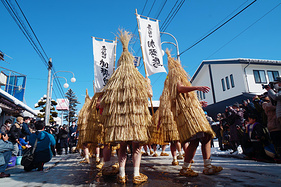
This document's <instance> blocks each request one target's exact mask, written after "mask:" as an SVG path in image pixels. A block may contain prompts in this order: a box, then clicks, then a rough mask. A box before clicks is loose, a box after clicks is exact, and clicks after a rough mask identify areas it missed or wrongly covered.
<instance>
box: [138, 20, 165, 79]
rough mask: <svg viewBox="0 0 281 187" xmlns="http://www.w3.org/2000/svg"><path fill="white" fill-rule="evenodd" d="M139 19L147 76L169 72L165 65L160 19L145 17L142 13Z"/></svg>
mask: <svg viewBox="0 0 281 187" xmlns="http://www.w3.org/2000/svg"><path fill="white" fill-rule="evenodd" d="M137 20H138V23H139V34H140V41H141V47H142V51H143V61H144V63H145V65H146V71H147V76H150V75H152V74H154V73H160V72H165V73H167V72H166V70H165V68H164V66H163V54H162V48H161V39H160V31H159V21H158V20H155V21H154V20H150V19H149V18H146V19H143V18H141V17H140V15H137Z"/></svg>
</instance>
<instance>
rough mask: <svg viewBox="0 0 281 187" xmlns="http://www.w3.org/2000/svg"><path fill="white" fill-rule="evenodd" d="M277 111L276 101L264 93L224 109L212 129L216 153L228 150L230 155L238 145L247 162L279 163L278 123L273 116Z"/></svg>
mask: <svg viewBox="0 0 281 187" xmlns="http://www.w3.org/2000/svg"><path fill="white" fill-rule="evenodd" d="M274 93H276V94H277V93H278V91H275V92H274ZM280 106H281V105H280ZM280 106H279V107H280ZM277 108H278V105H276V98H274V97H270V95H269V93H268V92H265V93H264V94H262V95H256V96H254V97H253V99H252V100H249V99H247V100H243V101H242V103H240V104H239V103H234V104H233V105H232V106H226V108H225V111H224V113H218V114H217V123H214V124H216V125H214V128H213V129H214V130H215V133H216V137H217V138H218V142H219V147H220V150H222V151H225V150H229V149H230V150H232V151H231V152H230V153H231V154H235V153H237V152H238V150H237V148H238V146H239V145H240V146H241V148H242V150H243V154H244V155H246V157H247V158H249V159H255V160H260V161H278V160H280V154H281V123H280V121H278V117H277V115H276V110H277Z"/></svg>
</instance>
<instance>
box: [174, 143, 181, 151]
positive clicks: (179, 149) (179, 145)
mask: <svg viewBox="0 0 281 187" xmlns="http://www.w3.org/2000/svg"><path fill="white" fill-rule="evenodd" d="M175 145H176V147H177V150H178V152H179V153H180V154H181V143H180V141H177V142H176V143H175Z"/></svg>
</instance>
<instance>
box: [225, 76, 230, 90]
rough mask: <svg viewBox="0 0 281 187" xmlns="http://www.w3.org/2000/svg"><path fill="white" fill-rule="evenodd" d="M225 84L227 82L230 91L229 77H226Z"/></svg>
mask: <svg viewBox="0 0 281 187" xmlns="http://www.w3.org/2000/svg"><path fill="white" fill-rule="evenodd" d="M225 82H226V87H227V89H228V90H229V89H230V85H229V79H228V77H225Z"/></svg>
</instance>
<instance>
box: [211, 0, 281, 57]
mask: <svg viewBox="0 0 281 187" xmlns="http://www.w3.org/2000/svg"><path fill="white" fill-rule="evenodd" d="M280 5H281V3H279V4H278V5H276V6H275V7H273V8H272V9H271V10H269V11H268V12H267V13H265V14H264V15H263V16H261V17H260V18H259V19H257V20H256V21H255V22H253V23H252V24H251V25H249V26H248V27H247V28H246V29H244V30H243V31H241V32H240V33H239V34H237V35H236V36H235V37H233V38H232V39H231V40H230V41H228V42H227V43H225V44H224V45H223V46H221V47H220V48H219V49H218V50H216V51H215V52H214V53H212V54H211V55H210V56H208V57H207V59H209V58H210V57H211V56H213V55H214V54H216V53H217V52H218V51H220V50H221V49H222V48H224V47H225V46H226V45H228V44H229V43H231V42H232V41H233V40H234V39H236V38H237V37H239V36H240V35H241V34H243V33H244V32H246V31H247V30H248V29H249V28H251V27H252V26H253V25H255V24H256V23H257V22H259V21H260V20H261V19H262V18H264V17H265V16H267V15H268V14H269V13H270V12H272V11H273V10H274V9H276V8H277V7H278V6H280Z"/></svg>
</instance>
